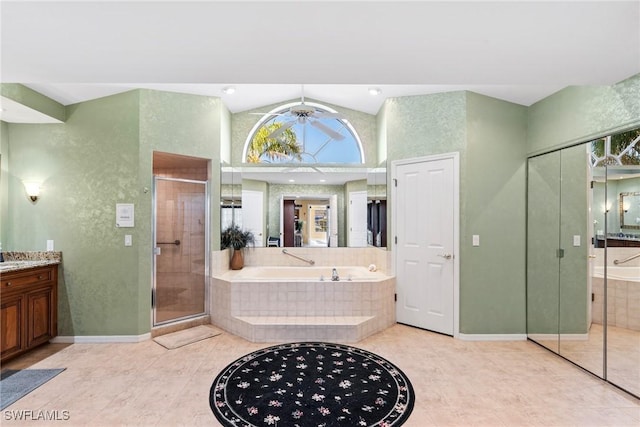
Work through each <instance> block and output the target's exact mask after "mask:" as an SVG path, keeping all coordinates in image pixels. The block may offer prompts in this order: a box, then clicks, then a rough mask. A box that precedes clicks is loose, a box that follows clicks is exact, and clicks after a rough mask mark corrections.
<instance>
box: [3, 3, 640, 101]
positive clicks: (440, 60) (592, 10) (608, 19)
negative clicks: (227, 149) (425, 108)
mask: <svg viewBox="0 0 640 427" xmlns="http://www.w3.org/2000/svg"><path fill="white" fill-rule="evenodd" d="M0 14H1V24H2V29H1V33H0V34H1V43H2V44H1V47H2V52H1V55H2V56H1V59H2V61H1V64H0V71H1V74H0V77H1V80H2V82H14V83H23V84H26V85H27V86H29V87H31V88H33V89H35V90H36V91H38V92H40V93H42V94H44V95H47V96H49V97H50V98H52V99H54V100H56V101H58V102H60V103H62V104H65V105H68V104H73V103H76V102H80V101H85V100H88V99H93V98H97V97H101V96H105V95H109V94H113V93H117V92H122V91H126V90H130V89H131V88H135V87H149V88H157V89H162V90H171V91H180V92H186V93H196V94H203V95H210V96H218V97H221V98H222V99H223V101H224V102H225V104H226V105H227V106H228V107H229V109H230V110H231V111H232V112H239V111H245V110H248V109H253V108H257V107H260V106H263V105H268V104H273V103H277V102H284V101H286V100H291V99H294V98H299V97H300V96H301V93H302V91H301V85H302V84H304V94H305V96H307V97H310V98H314V99H317V100H320V101H323V102H327V103H331V104H334V105H340V106H344V107H347V108H351V109H355V110H359V111H364V112H367V113H370V114H375V113H377V111H378V109H379V108H380V105H381V104H382V103H383V101H384V99H386V98H389V97H396V96H405V95H417V94H427V93H434V92H443V91H451V90H460V89H466V90H473V91H476V92H479V93H482V94H486V95H489V96H494V97H496V98H500V99H504V100H507V101H511V102H515V103H518V104H523V105H530V104H532V103H535V102H536V101H538V100H540V99H542V98H544V97H546V96H548V95H550V94H552V93H554V92H556V91H558V90H560V89H562V88H563V87H566V86H568V85H609V84H613V83H616V82H618V81H621V80H623V79H625V78H628V77H630V76H632V75H634V74H637V73H639V72H640V2H638V1H616V2H610V1H567V2H559V1H558V2H556V1H538V2H525V1H497V2H485V1H449V2H438V1H405V2H395V1H358V0H356V1H349V2H341V1H279V2H274V1H194V2H178V1H128V2H127V1H125V2H114V1H102V2H95V1H72V2H59V1H44V2H33V1H3V2H2V7H1V8H0ZM229 86H233V87H234V88H235V93H233V94H226V93H224V92H223V89H224V88H227V87H229ZM372 87H375V88H378V89H380V90H381V93H380V94H379V95H377V96H372V95H370V94H369V93H368V89H369V88H372Z"/></svg>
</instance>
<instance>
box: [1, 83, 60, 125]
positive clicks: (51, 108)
mask: <svg viewBox="0 0 640 427" xmlns="http://www.w3.org/2000/svg"><path fill="white" fill-rule="evenodd" d="M0 94H1V95H2V96H3V97H5V98H9V99H11V100H13V101H16V102H18V103H20V104H22V105H24V106H25V107H27V108H30V109H32V110H35V111H37V112H39V113H42V114H44V115H46V116H49V117H50V118H52V119H54V120H55V121H58V122H64V121H65V120H66V117H67V112H66V109H65V107H64V105H62V104H60V103H58V102H56V101H54V100H53V99H51V98H47V97H46V96H44V95H42V94H40V93H38V92H36V91H35V90H33V89H30V88H28V87H26V86H24V85H21V84H19V83H2V84H1V85H0Z"/></svg>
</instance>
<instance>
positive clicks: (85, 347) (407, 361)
mask: <svg viewBox="0 0 640 427" xmlns="http://www.w3.org/2000/svg"><path fill="white" fill-rule="evenodd" d="M356 345H357V346H358V347H360V348H363V349H366V350H369V351H372V352H375V353H377V354H379V355H380V356H382V357H385V358H387V359H388V360H390V361H391V362H393V363H394V364H396V365H397V366H398V367H399V368H400V369H401V370H403V371H404V372H405V373H406V374H407V376H408V377H409V378H410V380H411V382H412V383H413V386H414V389H415V393H416V396H417V398H416V404H415V408H414V410H413V413H412V415H411V417H410V418H409V420H408V421H407V423H406V424H405V426H417V427H424V426H635V427H637V426H640V401H639V400H638V399H634V398H632V397H631V396H629V395H627V394H624V393H622V392H621V391H619V390H617V389H616V388H615V387H613V386H611V385H608V384H606V383H604V382H603V381H601V380H599V379H597V378H595V377H594V376H592V375H590V374H588V373H586V372H585V371H583V370H581V369H579V368H577V367H575V366H574V365H572V364H571V363H569V362H567V361H565V360H563V359H561V358H559V357H557V356H554V355H553V354H551V353H550V352H549V351H547V350H545V349H543V348H541V347H540V346H538V345H536V344H534V343H531V342H527V341H517V342H467V341H460V340H454V339H453V338H450V337H447V336H443V335H438V334H434V333H430V332H426V331H423V330H419V329H415V328H411V327H408V326H404V325H395V326H393V327H391V328H389V329H387V330H385V331H383V332H381V333H379V334H376V335H374V336H372V337H369V338H367V339H365V340H363V341H361V342H359V343H357V344H356ZM266 346H267V345H266V344H254V343H250V342H247V341H245V340H243V339H241V338H238V337H235V336H233V335H230V334H228V333H224V334H222V335H219V336H217V337H214V338H211V339H208V340H204V341H201V342H198V343H195V344H191V345H189V346H185V347H182V348H180V349H176V350H166V349H165V348H164V347H162V346H160V345H158V344H156V343H155V342H153V341H151V340H149V341H145V342H142V343H137V344H73V345H70V346H67V347H65V348H63V349H62V350H60V351H58V352H57V353H55V354H52V355H51V356H49V357H47V358H46V359H44V360H41V361H40V362H37V363H35V364H34V365H32V366H31V367H32V368H58V367H65V368H67V369H66V371H64V372H63V373H61V374H60V375H58V376H57V377H55V378H54V379H53V380H51V381H49V382H48V383H46V384H44V385H43V386H41V387H40V388H38V389H37V390H35V391H33V392H32V393H31V394H29V395H27V396H26V397H24V398H22V399H21V400H19V401H18V402H16V403H14V404H13V405H11V406H10V407H9V408H7V409H5V410H4V411H3V414H2V425H3V426H13V425H20V424H28V425H31V426H33V425H38V426H44V425H47V423H46V422H42V421H40V422H33V421H32V422H29V423H24V422H23V423H19V422H16V421H14V420H10V419H8V418H7V411H18V410H21V409H24V410H33V411H38V410H47V411H54V410H58V411H63V410H66V411H69V417H70V419H69V420H68V421H56V422H53V423H51V424H54V425H57V426H71V425H91V426H111V425H145V426H147V425H148V426H173V425H185V426H198V425H208V426H210V425H218V423H217V422H216V420H215V418H214V416H213V415H212V413H211V410H210V409H209V404H208V396H209V387H210V385H211V383H212V381H213V379H214V377H215V376H216V374H217V373H218V372H219V371H220V370H221V369H222V368H224V367H225V366H226V365H227V364H228V363H230V362H232V361H233V360H235V359H236V358H238V357H240V356H242V355H244V354H246V353H248V352H251V351H253V350H256V349H258V348H262V347H266ZM5 367H6V366H5ZM10 414H11V412H10Z"/></svg>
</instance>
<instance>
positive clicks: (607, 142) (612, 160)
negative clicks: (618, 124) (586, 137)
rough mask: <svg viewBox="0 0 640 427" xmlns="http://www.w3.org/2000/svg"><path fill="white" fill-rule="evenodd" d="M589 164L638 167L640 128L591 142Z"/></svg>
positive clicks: (639, 158)
mask: <svg viewBox="0 0 640 427" xmlns="http://www.w3.org/2000/svg"><path fill="white" fill-rule="evenodd" d="M591 164H592V165H593V166H604V165H612V166H613V165H640V128H639V129H633V130H630V131H627V132H623V133H619V134H616V135H609V136H605V137H604V138H600V139H596V140H595V141H591Z"/></svg>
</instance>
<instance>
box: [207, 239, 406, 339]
mask: <svg viewBox="0 0 640 427" xmlns="http://www.w3.org/2000/svg"><path fill="white" fill-rule="evenodd" d="M247 252H248V253H247V254H246V255H245V266H267V265H268V266H274V265H276V266H277V265H280V266H282V267H283V268H286V267H287V266H300V265H301V264H302V265H304V263H303V262H302V261H300V260H296V259H294V258H291V257H288V256H286V255H285V254H282V248H256V249H250V250H248V251H247ZM290 252H292V253H295V254H296V255H299V256H302V257H304V258H312V259H314V261H315V265H316V266H328V267H340V266H346V265H350V266H361V267H368V266H370V265H371V264H374V265H376V267H377V268H379V270H380V271H383V272H386V268H387V265H388V263H387V256H388V253H387V252H386V251H382V250H380V249H375V248H362V249H358V248H330V249H321V248H312V249H305V248H290ZM228 258H229V254H228V251H222V252H219V253H216V254H214V262H213V265H214V274H213V278H212V281H211V293H210V296H211V323H213V324H214V325H216V326H219V327H221V328H223V329H225V330H227V331H229V332H231V333H233V334H235V335H238V336H241V337H243V338H245V339H247V340H249V341H253V342H274V341H287V340H330V341H334V342H357V341H359V340H361V339H363V338H366V337H368V336H370V335H372V334H374V333H377V332H380V331H382V330H384V329H386V328H388V327H389V326H391V325H393V324H394V323H395V318H396V316H395V302H394V293H395V277H394V276H390V275H386V276H385V277H384V278H383V279H378V280H375V279H371V280H361V281H346V280H342V281H339V282H331V281H320V280H312V281H309V280H305V281H294V280H287V281H266V280H265V281H246V282H237V281H233V279H231V280H229V276H230V275H228V274H226V275H225V274H224V273H226V272H227V271H228V268H225V267H226V266H227V265H228ZM278 261H280V262H281V264H277V262H278ZM292 261H294V262H292ZM258 263H259V264H258ZM216 266H217V267H219V269H217V270H216ZM222 276H224V277H222ZM231 276H232V274H231Z"/></svg>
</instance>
